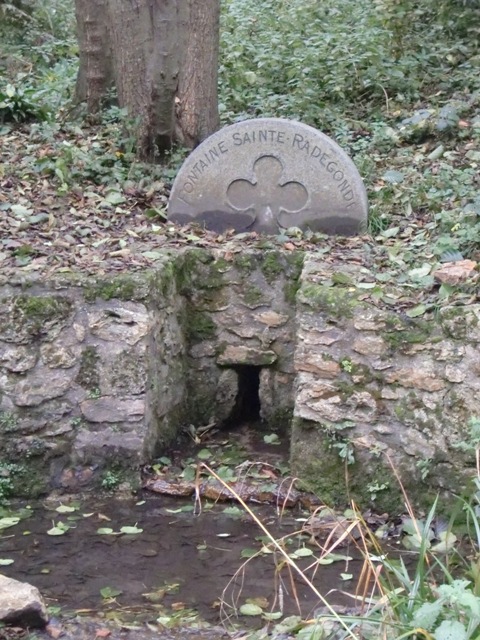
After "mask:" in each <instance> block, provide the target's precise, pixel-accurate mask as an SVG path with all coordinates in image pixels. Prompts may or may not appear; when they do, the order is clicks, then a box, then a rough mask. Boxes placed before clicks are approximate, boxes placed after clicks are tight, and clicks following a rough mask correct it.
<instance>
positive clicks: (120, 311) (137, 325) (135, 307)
mask: <svg viewBox="0 0 480 640" xmlns="http://www.w3.org/2000/svg"><path fill="white" fill-rule="evenodd" d="M150 324H151V323H150V319H149V316H148V312H147V309H146V308H145V306H144V305H143V304H134V303H132V302H122V303H117V302H114V301H111V302H106V303H104V304H103V305H97V306H96V307H95V308H94V309H93V310H92V311H91V312H90V313H89V327H90V331H91V332H92V334H93V335H95V336H97V337H98V338H101V339H102V340H107V341H109V342H116V341H118V340H120V341H122V342H126V343H127V344H129V345H134V344H136V343H137V342H138V341H139V340H141V338H143V337H144V336H145V335H146V334H147V332H148V330H149V328H150Z"/></svg>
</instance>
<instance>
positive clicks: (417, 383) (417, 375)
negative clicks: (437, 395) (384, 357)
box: [385, 366, 445, 391]
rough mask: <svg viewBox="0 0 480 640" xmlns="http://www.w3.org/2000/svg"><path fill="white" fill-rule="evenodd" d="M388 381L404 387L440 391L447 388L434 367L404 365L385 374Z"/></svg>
mask: <svg viewBox="0 0 480 640" xmlns="http://www.w3.org/2000/svg"><path fill="white" fill-rule="evenodd" d="M385 381H386V382H390V383H392V382H396V383H397V384H399V385H401V386H402V387H411V388H416V389H422V390H424V391H439V390H440V389H444V388H445V381H444V380H442V379H441V378H439V377H437V376H436V375H435V372H434V371H433V368H432V367H424V368H420V367H407V366H405V367H402V368H398V369H395V370H394V371H389V372H388V373H386V374H385Z"/></svg>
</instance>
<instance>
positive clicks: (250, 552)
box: [240, 547, 258, 558]
mask: <svg viewBox="0 0 480 640" xmlns="http://www.w3.org/2000/svg"><path fill="white" fill-rule="evenodd" d="M257 553H258V550H257V549H250V548H248V547H247V548H246V549H242V551H241V552H240V557H241V558H253V556H256V555H257Z"/></svg>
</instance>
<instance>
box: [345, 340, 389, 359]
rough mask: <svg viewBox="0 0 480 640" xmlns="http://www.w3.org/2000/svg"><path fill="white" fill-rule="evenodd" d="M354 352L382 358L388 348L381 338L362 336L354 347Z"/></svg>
mask: <svg viewBox="0 0 480 640" xmlns="http://www.w3.org/2000/svg"><path fill="white" fill-rule="evenodd" d="M352 348H353V350H354V351H356V352H357V353H361V354H362V355H364V356H380V355H382V353H385V351H386V350H387V346H386V344H385V341H384V340H383V338H382V337H381V336H371V335H366V336H360V337H358V338H357V339H356V340H355V342H354V343H353V346H352Z"/></svg>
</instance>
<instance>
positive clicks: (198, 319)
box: [184, 308, 217, 342]
mask: <svg viewBox="0 0 480 640" xmlns="http://www.w3.org/2000/svg"><path fill="white" fill-rule="evenodd" d="M184 328H185V332H186V335H187V339H188V341H189V342H201V341H202V340H213V339H214V338H215V336H216V333H217V327H216V324H215V323H214V321H213V320H212V318H211V316H210V314H209V313H206V312H204V311H197V310H195V309H192V308H189V309H187V313H186V318H185V327H184Z"/></svg>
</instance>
